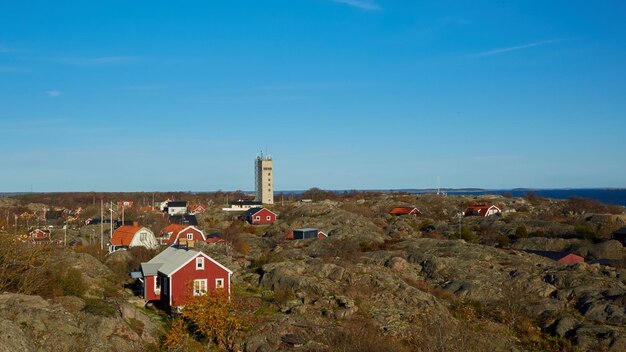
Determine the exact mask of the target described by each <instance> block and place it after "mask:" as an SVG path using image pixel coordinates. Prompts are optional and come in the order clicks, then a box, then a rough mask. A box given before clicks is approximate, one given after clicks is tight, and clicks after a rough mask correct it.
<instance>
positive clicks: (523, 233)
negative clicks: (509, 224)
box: [514, 225, 528, 239]
mask: <svg viewBox="0 0 626 352" xmlns="http://www.w3.org/2000/svg"><path fill="white" fill-rule="evenodd" d="M526 237H528V230H527V229H526V226H524V225H519V226H518V227H517V228H516V229H515V234H514V238H515V239H520V238H526Z"/></svg>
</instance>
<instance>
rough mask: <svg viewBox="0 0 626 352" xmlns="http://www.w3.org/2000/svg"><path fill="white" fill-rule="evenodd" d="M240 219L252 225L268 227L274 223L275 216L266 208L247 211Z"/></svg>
mask: <svg viewBox="0 0 626 352" xmlns="http://www.w3.org/2000/svg"><path fill="white" fill-rule="evenodd" d="M241 217H242V220H244V221H247V222H249V223H250V224H252V225H269V224H273V223H274V221H276V214H274V213H273V212H272V211H270V210H269V209H266V208H252V209H249V210H247V211H246V212H245V213H243V214H242V216H241Z"/></svg>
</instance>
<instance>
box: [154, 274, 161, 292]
mask: <svg viewBox="0 0 626 352" xmlns="http://www.w3.org/2000/svg"><path fill="white" fill-rule="evenodd" d="M157 290H159V291H160V290H161V280H159V275H156V276H155V277H154V292H156V291H157Z"/></svg>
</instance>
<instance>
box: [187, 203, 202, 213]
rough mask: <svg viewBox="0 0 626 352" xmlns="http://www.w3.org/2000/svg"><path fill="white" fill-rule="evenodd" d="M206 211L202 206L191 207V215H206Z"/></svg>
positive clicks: (193, 205) (194, 205)
mask: <svg viewBox="0 0 626 352" xmlns="http://www.w3.org/2000/svg"><path fill="white" fill-rule="evenodd" d="M205 211H206V208H205V207H203V206H202V205H201V204H192V205H190V206H189V214H193V215H195V214H204V212H205Z"/></svg>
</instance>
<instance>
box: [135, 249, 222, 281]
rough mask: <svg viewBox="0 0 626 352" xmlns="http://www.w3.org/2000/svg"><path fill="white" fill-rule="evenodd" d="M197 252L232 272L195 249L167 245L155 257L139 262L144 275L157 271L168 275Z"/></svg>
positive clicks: (153, 273)
mask: <svg viewBox="0 0 626 352" xmlns="http://www.w3.org/2000/svg"><path fill="white" fill-rule="evenodd" d="M198 254H203V255H204V256H206V257H208V258H209V259H210V260H212V261H213V262H215V263H216V264H218V265H219V266H221V267H222V268H224V269H225V270H226V271H228V272H229V273H232V271H230V270H229V269H228V268H226V267H225V266H223V265H222V264H220V263H218V262H217V261H215V260H214V259H213V258H211V257H209V256H208V255H206V254H204V253H203V252H201V251H199V250H197V249H194V248H190V249H186V248H177V247H174V246H172V247H167V248H166V249H165V250H164V251H163V252H161V253H159V254H157V256H156V257H154V258H152V259H150V260H149V261H148V262H147V263H141V270H142V271H143V274H144V275H156V274H157V273H161V274H163V275H166V276H170V275H172V274H173V273H174V272H176V271H177V270H178V269H179V268H180V267H181V266H182V265H183V264H185V263H187V262H188V261H190V260H192V259H193V258H195V257H196V256H198Z"/></svg>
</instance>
